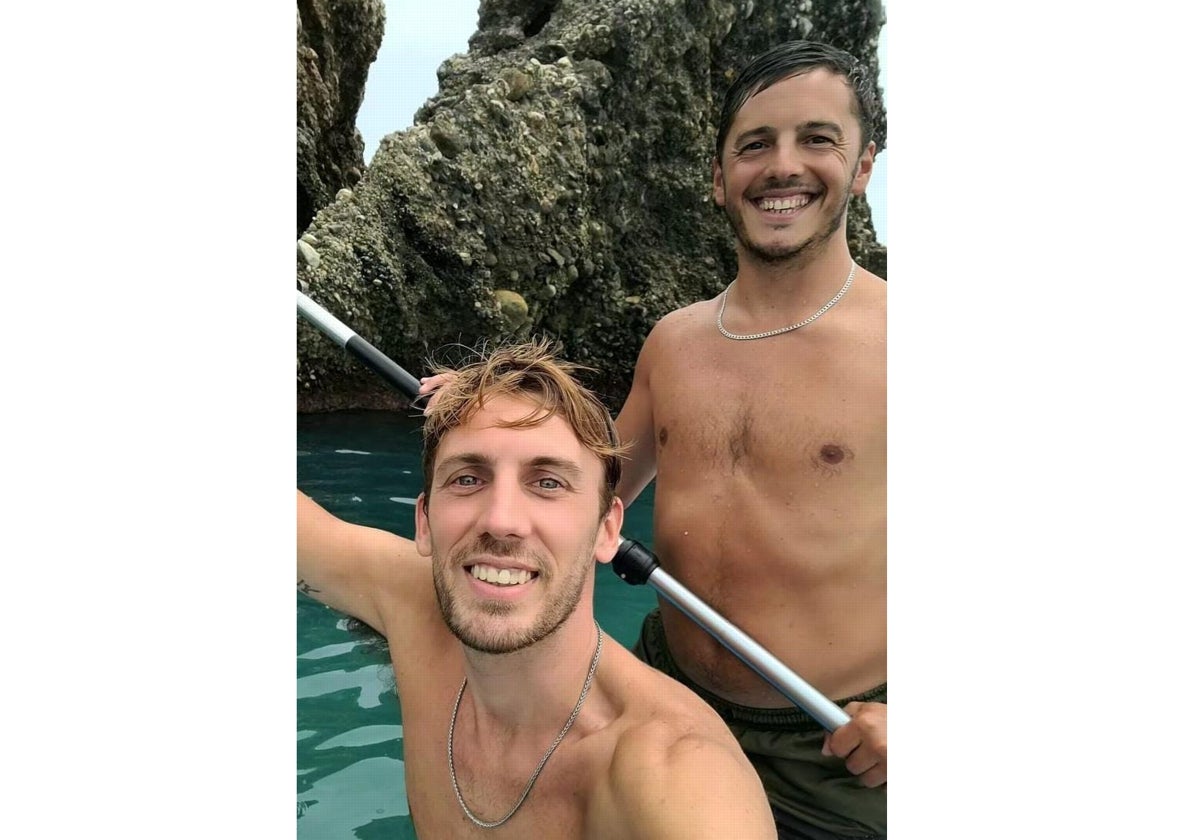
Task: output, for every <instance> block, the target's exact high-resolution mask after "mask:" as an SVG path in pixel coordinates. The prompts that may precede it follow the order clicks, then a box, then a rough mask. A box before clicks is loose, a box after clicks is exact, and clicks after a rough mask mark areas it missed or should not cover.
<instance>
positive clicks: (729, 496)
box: [617, 42, 887, 839]
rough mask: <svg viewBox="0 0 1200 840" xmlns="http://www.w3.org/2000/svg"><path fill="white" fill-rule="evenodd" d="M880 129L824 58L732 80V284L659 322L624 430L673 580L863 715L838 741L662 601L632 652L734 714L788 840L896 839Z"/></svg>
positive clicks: (722, 189) (830, 54) (717, 185)
mask: <svg viewBox="0 0 1200 840" xmlns="http://www.w3.org/2000/svg"><path fill="white" fill-rule="evenodd" d="M878 118H879V106H878V104H877V102H876V98H875V90H874V83H873V81H872V80H871V79H870V77H869V76H868V75H867V74H866V73H865V72H864V69H863V67H862V66H861V65H860V64H859V63H858V62H857V61H856V60H855V59H854V58H853V57H852V56H850V55H848V54H847V53H845V52H842V51H841V50H836V49H833V48H831V47H828V46H826V45H823V44H816V43H812V42H793V43H789V44H784V45H781V46H779V47H777V48H775V49H773V50H770V51H769V52H768V53H766V54H764V55H763V56H760V57H759V58H758V59H756V60H755V61H753V62H752V63H751V64H750V65H748V66H747V67H746V68H745V69H744V70H743V71H742V73H741V74H740V75H739V76H738V77H737V78H736V79H735V80H734V82H733V84H732V86H731V88H730V90H729V93H728V95H727V96H726V99H725V104H724V107H723V109H722V115H721V121H720V126H719V129H718V137H717V148H716V155H715V157H714V160H713V168H712V177H713V196H714V199H715V201H716V204H717V205H718V206H720V207H722V208H724V211H725V213H726V215H727V217H728V218H729V221H730V224H731V226H732V228H733V232H734V234H735V236H736V240H737V241H736V247H737V255H738V273H737V277H736V278H735V279H734V280H733V282H731V283H730V285H729V287H728V288H727V289H726V290H725V292H723V293H722V294H721V295H719V296H718V297H716V298H714V299H713V300H708V301H703V302H700V303H696V304H693V305H691V306H688V307H685V308H683V309H680V310H678V311H675V312H672V313H670V314H669V315H667V316H666V317H664V318H663V319H662V320H660V321H659V322H658V324H657V325H656V326H655V327H654V329H653V331H652V332H651V333H650V335H649V337H648V338H647V339H646V343H645V345H644V347H643V348H642V351H641V355H640V357H639V359H638V363H637V369H636V372H635V374H634V381H633V386H632V388H631V391H630V393H629V396H628V398H627V399H626V401H625V404H624V407H623V408H622V410H621V413H620V416H619V417H618V418H617V428H618V431H619V433H620V436H621V440H622V441H624V442H626V443H628V444H630V445H631V447H632V451H631V457H630V460H629V462H628V463H627V464H626V466H625V470H624V473H623V476H622V479H621V483H620V484H619V485H618V488H617V493H618V495H619V496H620V497H621V499H622V500H623V501H624V502H625V504H626V506H628V505H629V504H631V503H632V502H633V500H634V499H635V498H636V497H637V495H638V494H639V493H640V492H641V491H642V489H643V488H644V487H645V486H646V485H647V484H648V483H649V482H650V480H651V479H653V478H654V477H655V475H656V473H657V484H656V485H655V500H654V501H655V508H654V548H655V552H656V554H657V555H658V557H659V559H660V561H661V563H662V566H663V568H664V569H665V570H666V571H667V572H669V573H670V574H671V575H672V576H674V577H675V578H677V579H678V580H679V581H680V582H681V583H683V584H684V585H685V586H687V587H688V588H689V589H690V590H691V591H692V592H694V593H695V594H697V595H698V596H700V597H701V598H702V599H704V600H705V601H707V602H708V603H709V604H710V605H712V606H713V607H714V608H715V609H716V610H717V611H718V612H720V613H721V614H722V615H724V616H725V617H726V618H728V619H729V620H730V621H732V622H733V623H734V624H736V625H738V626H739V627H740V628H741V629H743V630H745V631H746V632H747V633H748V634H749V635H750V636H751V637H753V638H754V639H755V640H756V641H758V642H759V643H760V644H762V645H763V646H764V647H766V648H767V649H768V650H770V651H771V652H772V653H773V654H775V656H777V657H779V658H780V659H781V660H782V661H783V662H784V663H786V664H787V665H788V666H790V667H791V668H792V670H794V671H795V672H796V673H798V674H799V675H801V676H802V677H803V678H804V679H805V680H806V681H808V682H809V683H811V684H812V685H813V686H814V687H815V688H816V689H818V690H819V691H821V692H822V693H823V694H825V695H826V696H828V697H831V698H834V699H835V701H836V702H839V703H840V704H841V705H844V706H845V708H846V711H847V712H848V713H849V714H850V715H851V718H852V720H851V722H850V723H848V724H846V725H845V726H843V727H841V728H839V729H838V730H837V731H836V732H835V733H833V734H832V735H828V736H827V735H826V734H825V733H824V731H823V730H822V729H821V728H820V727H819V725H817V724H816V723H815V722H814V721H812V720H811V719H810V718H809V717H808V715H806V714H804V713H803V712H801V711H799V710H797V709H795V708H792V707H791V706H790V704H789V703H788V701H787V700H786V699H785V698H784V697H783V696H782V695H781V694H779V693H778V692H776V691H775V690H774V689H773V688H771V687H770V686H768V685H767V684H766V683H765V682H763V680H762V679H761V678H760V677H759V676H758V675H757V674H755V673H753V672H752V671H751V670H750V669H749V668H747V667H746V666H745V665H744V664H743V663H742V662H741V661H740V660H739V659H737V657H735V656H734V655H733V654H731V653H729V652H728V651H727V650H726V649H725V648H724V647H722V646H721V645H719V644H718V643H717V642H716V641H715V640H714V639H713V638H712V637H710V636H709V635H708V634H707V633H706V632H705V631H704V630H702V629H701V628H700V627H698V626H697V625H696V624H694V623H693V622H692V621H691V620H690V619H688V618H687V617H686V616H684V615H683V614H682V613H681V612H679V611H678V610H676V609H675V608H674V607H672V606H671V605H670V604H669V603H668V602H666V601H664V600H663V599H661V598H660V599H659V601H660V609H659V610H655V611H654V612H652V613H651V614H650V615H649V616H648V617H647V619H646V622H645V625H644V627H643V631H642V637H641V640H640V641H639V643H638V647H637V650H636V652H637V653H638V654H639V655H640V656H642V657H643V658H644V659H646V660H647V661H649V662H650V663H651V664H653V665H655V666H656V667H658V668H659V669H660V670H663V671H665V672H666V673H668V674H670V675H672V676H674V677H675V678H677V679H679V680H680V681H681V682H683V683H684V684H685V685H687V686H688V687H690V688H691V689H692V690H693V691H695V692H696V693H698V694H699V695H700V696H701V697H703V698H704V699H705V700H707V701H708V702H709V703H710V705H712V706H713V707H714V708H715V709H716V710H717V712H718V713H719V714H721V716H722V718H724V720H725V722H726V723H727V724H728V725H729V726H730V727H731V729H732V730H733V732H734V734H735V735H736V736H737V737H738V739H739V741H740V742H741V744H742V747H743V749H744V750H745V751H746V753H747V755H748V756H749V758H750V760H751V761H752V762H753V763H754V765H755V767H756V769H757V770H758V771H759V774H760V775H761V777H762V779H763V782H764V785H765V787H766V789H767V795H768V797H769V798H770V800H771V804H772V807H773V809H774V811H775V814H776V819H777V823H778V826H779V829H780V836H781V837H807V838H822V839H823V838H828V837H855V838H863V837H871V836H884V835H886V831H887V817H886V811H887V794H886V781H887V705H886V700H887V685H886V681H887V543H886V476H887V472H886V452H887V426H886V312H887V309H886V303H887V294H886V285H885V283H884V282H883V281H882V280H881V279H880V278H878V277H876V276H874V275H872V274H871V273H869V272H867V271H865V270H864V269H862V268H861V267H859V266H856V265H855V264H854V260H853V258H852V257H851V255H850V250H849V246H848V244H847V241H846V211H847V206H848V204H849V201H850V197H851V196H852V195H861V194H862V193H863V192H864V191H865V190H866V187H867V181H868V180H869V179H870V176H871V169H872V165H873V162H874V155H875V143H874V142H873V141H872V137H873V134H874V132H875V127H876V124H877V121H878Z"/></svg>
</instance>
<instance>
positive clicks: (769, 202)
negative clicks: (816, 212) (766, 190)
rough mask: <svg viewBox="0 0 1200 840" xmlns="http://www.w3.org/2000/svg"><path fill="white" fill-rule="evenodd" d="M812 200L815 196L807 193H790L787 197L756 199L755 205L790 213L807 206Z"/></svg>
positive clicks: (767, 209)
mask: <svg viewBox="0 0 1200 840" xmlns="http://www.w3.org/2000/svg"><path fill="white" fill-rule="evenodd" d="M812 200H813V197H812V196H811V195H809V194H807V193H805V194H804V195H789V196H787V197H785V198H759V199H755V201H754V205H755V206H756V207H758V209H759V210H766V211H768V212H774V213H788V212H791V211H792V210H799V209H800V208H801V207H807V206H808V204H809V203H810V202H811V201H812Z"/></svg>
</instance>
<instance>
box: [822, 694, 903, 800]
mask: <svg viewBox="0 0 1200 840" xmlns="http://www.w3.org/2000/svg"><path fill="white" fill-rule="evenodd" d="M846 714H848V715H850V722H849V723H847V724H845V725H844V726H840V727H838V728H837V729H836V730H834V731H833V732H830V733H827V734H826V735H825V742H824V744H823V745H822V747H821V754H822V755H825V756H837V757H838V758H842V759H845V761H846V770H847V771H849V772H850V773H853V774H854V775H855V776H858V779H859V781H860V782H861V783H862V784H863V785H864V786H866V787H879V786H880V785H883V784H886V783H887V705H886V704H883V703H847V704H846Z"/></svg>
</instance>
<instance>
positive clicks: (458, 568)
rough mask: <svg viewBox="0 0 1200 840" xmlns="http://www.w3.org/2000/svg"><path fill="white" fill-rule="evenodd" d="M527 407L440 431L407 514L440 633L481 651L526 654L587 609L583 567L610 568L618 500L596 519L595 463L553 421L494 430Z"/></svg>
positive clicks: (508, 404) (497, 408)
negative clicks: (429, 577) (424, 484)
mask: <svg viewBox="0 0 1200 840" xmlns="http://www.w3.org/2000/svg"><path fill="white" fill-rule="evenodd" d="M530 408H531V404H530V402H528V401H526V400H524V399H521V398H518V397H512V396H496V397H492V398H489V399H488V400H487V401H486V402H485V403H484V405H483V407H482V408H481V409H479V410H478V411H477V412H475V413H474V414H473V415H472V416H471V418H470V420H469V421H468V422H467V423H465V424H464V425H461V426H458V427H455V428H453V429H451V430H450V431H448V432H446V434H445V435H444V437H442V439H441V442H440V444H439V445H438V449H437V455H436V460H435V462H434V465H433V473H432V480H431V482H430V491H429V494H428V496H427V497H426V495H425V494H424V493H423V494H422V498H421V499H419V500H418V501H417V505H416V508H417V523H416V524H417V540H416V542H417V549H418V550H419V551H420V552H421V554H423V555H425V556H432V557H433V580H434V589H435V591H436V593H437V598H438V604H439V606H440V607H441V610H442V615H443V617H444V618H445V620H446V625H447V626H448V627H449V628H450V630H451V632H453V633H454V635H455V636H457V637H458V639H459V640H460V641H462V643H463V644H465V645H467V646H468V647H471V648H474V649H475V650H480V651H483V652H486V653H507V652H510V651H514V650H520V649H521V648H524V647H528V646H529V645H532V644H534V643H535V642H538V641H540V640H541V639H543V638H545V637H546V636H548V635H549V634H550V633H552V632H553V631H554V630H556V629H557V628H558V627H559V626H560V625H561V624H562V623H563V622H564V621H566V619H567V618H568V617H570V615H571V614H572V613H573V612H574V611H575V609H576V607H577V606H578V604H579V602H580V600H581V598H583V597H584V596H585V595H586V596H587V598H588V603H589V604H590V603H591V600H590V599H591V589H592V581H593V578H592V574H593V563H594V562H596V561H599V562H608V561H610V560H611V559H612V556H613V554H614V553H615V552H616V548H617V542H618V540H619V534H620V529H621V518H622V508H621V502H620V500H619V499H615V500H614V501H613V502H612V503H611V505H610V506H609V508H608V509H607V510H605V511H604V512H603V515H601V511H600V504H601V491H602V489H603V487H604V470H603V467H602V464H601V461H600V459H599V458H598V457H597V456H596V455H595V454H593V453H592V452H590V451H589V450H588V449H587V448H586V447H584V445H583V444H582V443H580V441H579V439H578V438H577V437H576V436H575V433H574V432H573V431H572V429H571V426H570V425H569V424H568V423H567V422H566V421H565V420H564V419H563V418H562V417H561V416H558V415H554V416H551V417H549V418H547V419H545V420H544V421H543V422H541V423H540V424H539V425H537V426H532V427H529V426H523V427H516V428H504V427H502V426H501V424H503V423H511V422H514V421H516V420H518V419H520V418H524V417H526V416H527V415H528V414H529V412H530Z"/></svg>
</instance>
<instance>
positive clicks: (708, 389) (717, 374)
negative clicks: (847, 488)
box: [650, 335, 887, 479]
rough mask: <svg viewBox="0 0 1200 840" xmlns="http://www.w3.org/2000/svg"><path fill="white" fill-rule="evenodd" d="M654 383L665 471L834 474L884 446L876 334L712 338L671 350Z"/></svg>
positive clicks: (665, 474) (882, 385) (883, 376)
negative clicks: (854, 338) (825, 338)
mask: <svg viewBox="0 0 1200 840" xmlns="http://www.w3.org/2000/svg"><path fill="white" fill-rule="evenodd" d="M772 341H774V342H777V343H776V344H775V345H771V344H770V342H772ZM650 389H651V398H652V401H653V414H654V427H655V436H656V441H655V443H656V451H657V460H658V468H659V473H660V475H661V476H663V477H665V478H667V479H669V478H670V476H671V473H672V471H673V470H675V469H685V470H687V471H688V472H690V473H694V472H695V471H697V470H705V469H708V470H711V471H712V472H713V473H717V474H721V473H724V474H734V473H738V472H746V473H752V474H754V475H758V476H768V475H771V474H772V473H775V472H779V471H786V472H788V473H789V474H793V475H794V474H797V472H799V473H800V474H813V473H816V474H818V475H827V474H830V473H835V474H836V473H841V472H843V471H849V472H853V471H854V470H855V469H856V467H861V466H862V465H863V464H864V463H871V462H874V461H876V460H878V459H879V458H881V457H882V455H883V449H884V445H885V441H886V401H887V397H886V373H885V360H884V358H883V353H882V347H877V346H874V345H873V344H872V343H869V342H842V343H830V342H820V341H806V340H804V339H803V338H802V337H800V336H792V335H786V336H778V337H774V338H771V339H766V340H764V341H763V342H732V341H728V340H724V342H723V343H718V342H716V341H713V340H705V341H702V342H697V343H696V344H695V346H692V347H690V348H688V347H679V348H676V349H675V352H672V353H670V354H667V355H666V356H665V357H664V358H663V360H662V362H661V364H660V365H658V366H657V367H656V368H655V370H654V373H653V375H652V377H651V380H650Z"/></svg>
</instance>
